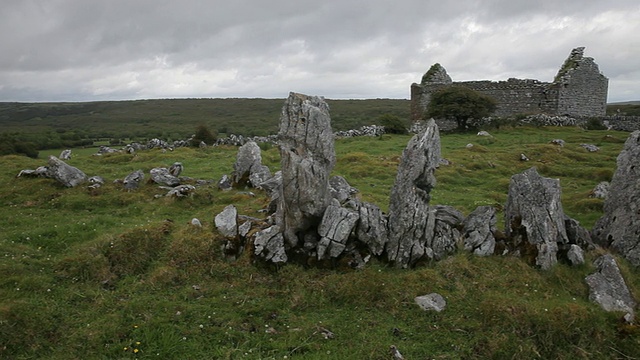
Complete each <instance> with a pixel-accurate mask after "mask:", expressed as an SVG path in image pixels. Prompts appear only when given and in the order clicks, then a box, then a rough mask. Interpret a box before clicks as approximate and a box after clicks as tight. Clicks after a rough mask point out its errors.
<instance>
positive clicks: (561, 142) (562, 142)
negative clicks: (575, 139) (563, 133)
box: [550, 139, 564, 147]
mask: <svg viewBox="0 0 640 360" xmlns="http://www.w3.org/2000/svg"><path fill="white" fill-rule="evenodd" d="M550 142H551V143H552V144H553V145H558V146H560V147H564V140H562V139H553V140H551V141H550Z"/></svg>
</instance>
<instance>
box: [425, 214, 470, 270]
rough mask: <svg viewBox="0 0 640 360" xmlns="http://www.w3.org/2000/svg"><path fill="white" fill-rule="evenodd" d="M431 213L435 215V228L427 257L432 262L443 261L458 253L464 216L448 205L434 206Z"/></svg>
mask: <svg viewBox="0 0 640 360" xmlns="http://www.w3.org/2000/svg"><path fill="white" fill-rule="evenodd" d="M431 211H432V212H433V213H434V214H435V226H434V231H433V239H432V240H431V243H427V246H426V248H425V250H426V253H425V255H426V256H427V257H428V258H429V259H430V260H442V259H444V258H446V257H447V256H449V255H451V254H453V253H454V252H455V251H456V248H457V242H458V241H459V240H460V238H461V235H460V230H459V229H460V228H461V227H462V221H463V220H464V215H462V213H461V212H460V211H458V210H456V209H455V208H454V207H453V206H448V205H437V206H434V207H432V208H431Z"/></svg>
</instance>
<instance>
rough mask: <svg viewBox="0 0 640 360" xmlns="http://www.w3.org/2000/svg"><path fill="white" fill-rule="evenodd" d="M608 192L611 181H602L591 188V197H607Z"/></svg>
mask: <svg viewBox="0 0 640 360" xmlns="http://www.w3.org/2000/svg"><path fill="white" fill-rule="evenodd" d="M608 193H609V182H608V181H602V182H600V183H598V185H596V187H594V188H593V190H591V195H590V197H593V198H596V199H606V198H607V194H608Z"/></svg>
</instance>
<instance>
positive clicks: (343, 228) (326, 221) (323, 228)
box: [318, 199, 359, 260]
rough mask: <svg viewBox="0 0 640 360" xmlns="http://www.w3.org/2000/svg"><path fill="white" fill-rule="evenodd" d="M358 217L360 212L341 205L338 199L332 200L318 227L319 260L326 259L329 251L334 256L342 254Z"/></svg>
mask: <svg viewBox="0 0 640 360" xmlns="http://www.w3.org/2000/svg"><path fill="white" fill-rule="evenodd" d="M358 219H359V215H358V212H356V211H353V210H349V209H346V208H343V207H341V206H340V202H339V201H338V200H336V199H332V200H331V203H330V204H329V206H328V207H327V209H326V210H325V212H324V216H323V217H322V221H321V222H320V226H319V227H318V235H320V242H319V243H318V260H322V259H324V258H325V253H327V252H328V254H329V256H330V257H332V258H336V257H338V256H340V255H341V254H342V252H343V251H344V249H345V248H346V246H347V240H348V239H349V235H351V232H352V231H353V229H354V228H355V226H356V222H357V221H358Z"/></svg>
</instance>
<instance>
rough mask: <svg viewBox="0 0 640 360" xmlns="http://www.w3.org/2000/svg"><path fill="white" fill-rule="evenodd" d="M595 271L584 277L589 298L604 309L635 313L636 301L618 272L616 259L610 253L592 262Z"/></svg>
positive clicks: (632, 314)
mask: <svg viewBox="0 0 640 360" xmlns="http://www.w3.org/2000/svg"><path fill="white" fill-rule="evenodd" d="M594 265H595V266H596V268H597V272H596V273H594V274H591V275H589V276H587V277H586V278H585V281H586V282H587V285H588V286H589V300H591V301H593V302H595V303H597V304H598V305H600V306H601V307H602V308H603V309H604V310H606V311H621V312H625V313H627V314H631V318H633V316H634V315H635V307H636V301H635V300H634V299H633V296H632V295H631V292H630V291H629V288H628V287H627V284H626V283H625V281H624V278H623V277H622V274H621V273H620V268H618V264H617V263H616V260H615V259H614V258H613V256H611V255H610V254H606V255H602V256H601V257H599V258H597V259H596V261H595V262H594Z"/></svg>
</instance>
